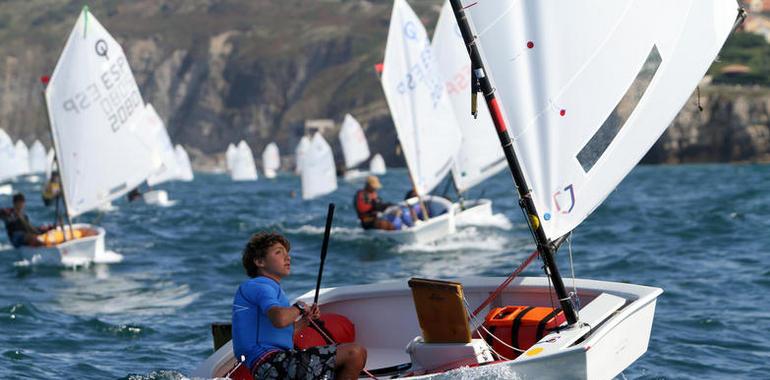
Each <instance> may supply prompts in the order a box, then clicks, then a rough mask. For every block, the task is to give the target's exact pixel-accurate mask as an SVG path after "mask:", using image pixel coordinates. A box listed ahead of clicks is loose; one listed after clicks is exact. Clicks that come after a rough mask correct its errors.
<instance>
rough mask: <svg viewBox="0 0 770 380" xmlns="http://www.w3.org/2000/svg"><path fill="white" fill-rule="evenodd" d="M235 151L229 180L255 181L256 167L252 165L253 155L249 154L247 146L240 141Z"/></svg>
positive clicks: (249, 150) (249, 149) (244, 142)
mask: <svg viewBox="0 0 770 380" xmlns="http://www.w3.org/2000/svg"><path fill="white" fill-rule="evenodd" d="M236 149H237V150H236V153H235V155H234V156H233V161H232V163H231V164H232V167H231V168H230V178H232V180H233V181H256V180H257V166H256V165H255V164H254V155H253V154H252V153H251V148H250V147H249V144H247V143H246V141H244V140H241V142H239V143H238V146H237V147H236Z"/></svg>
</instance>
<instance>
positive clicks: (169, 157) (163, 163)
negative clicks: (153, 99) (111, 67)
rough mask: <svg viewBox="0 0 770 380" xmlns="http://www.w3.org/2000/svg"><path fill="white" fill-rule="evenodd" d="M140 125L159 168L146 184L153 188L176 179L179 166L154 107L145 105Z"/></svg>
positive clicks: (166, 132)
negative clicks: (145, 130) (145, 131)
mask: <svg viewBox="0 0 770 380" xmlns="http://www.w3.org/2000/svg"><path fill="white" fill-rule="evenodd" d="M144 108H145V110H144V116H143V119H142V123H143V125H144V126H145V128H147V136H148V137H149V139H150V141H149V144H150V146H151V147H152V159H153V162H154V163H156V165H157V163H160V168H158V170H156V171H155V172H154V173H152V175H150V176H149V177H148V178H147V184H148V185H150V186H155V185H157V184H160V183H163V182H166V181H171V180H174V179H176V177H177V175H178V171H179V169H178V168H179V164H178V163H177V160H176V151H174V146H173V145H172V144H171V138H170V137H169V136H168V131H166V126H165V124H164V123H163V120H162V119H161V118H160V116H159V115H158V113H157V112H156V111H155V107H153V106H152V104H150V103H147V105H145V107H144Z"/></svg>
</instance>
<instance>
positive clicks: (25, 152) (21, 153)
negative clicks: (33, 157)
mask: <svg viewBox="0 0 770 380" xmlns="http://www.w3.org/2000/svg"><path fill="white" fill-rule="evenodd" d="M14 149H15V150H16V166H17V168H18V169H17V170H18V173H19V175H21V176H25V175H27V174H29V149H28V148H27V144H25V143H24V141H21V140H18V141H16V145H15V146H14Z"/></svg>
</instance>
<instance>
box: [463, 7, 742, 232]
mask: <svg viewBox="0 0 770 380" xmlns="http://www.w3.org/2000/svg"><path fill="white" fill-rule="evenodd" d="M468 3H469V2H468V1H465V4H466V5H467V4H468ZM737 10H738V6H737V3H736V2H735V1H734V0H707V1H695V0H690V1H677V2H670V1H664V0H617V1H612V2H606V1H599V0H587V1H581V2H561V1H554V0H523V1H493V2H478V3H477V4H475V5H474V6H472V7H470V8H468V9H467V11H466V14H467V15H468V16H469V21H470V23H471V24H472V25H473V27H474V28H475V30H476V31H478V33H476V35H477V36H478V37H477V43H478V47H479V52H480V54H481V56H482V57H483V61H484V63H485V66H486V70H487V73H486V74H487V75H488V76H489V78H490V80H491V81H492V82H493V86H494V88H495V89H496V96H497V98H498V99H499V104H500V106H501V114H502V116H503V118H504V119H505V120H506V124H507V125H508V127H509V130H508V131H509V133H510V135H511V136H512V137H513V138H514V142H513V148H514V151H515V153H516V156H517V158H518V160H519V161H520V163H521V169H522V172H523V177H524V178H525V179H526V181H527V184H528V186H529V189H531V191H532V192H531V194H532V199H533V202H534V205H535V209H536V210H537V214H538V215H537V216H538V217H539V220H540V222H541V223H542V228H543V229H544V231H545V234H546V236H547V237H548V238H549V239H551V240H553V239H556V238H558V237H560V236H563V235H564V234H566V233H568V232H570V231H571V230H572V229H574V228H575V227H576V226H577V225H578V224H580V223H581V222H582V221H583V220H584V219H585V218H586V217H587V216H588V215H590V213H591V212H592V211H593V210H594V209H595V208H596V207H598V206H599V205H600V204H601V203H602V202H603V200H604V199H605V198H606V197H607V196H608V195H609V193H610V192H611V191H612V189H614V188H615V187H616V186H617V184H618V183H619V182H620V181H621V180H622V179H623V178H624V177H625V176H626V175H627V174H628V172H629V171H630V170H631V169H632V168H633V167H634V166H635V165H636V163H637V162H638V161H639V160H641V158H642V157H643V155H644V154H645V153H646V152H647V150H649V149H650V147H651V146H652V145H653V144H654V142H655V141H656V140H657V139H658V137H659V136H660V135H661V134H662V133H663V131H664V130H665V129H666V127H667V126H668V125H669V124H670V122H671V121H672V120H673V118H674V117H675V116H676V114H677V112H678V111H679V109H680V108H681V107H682V105H683V104H684V102H686V101H687V99H688V98H689V96H690V94H691V93H692V91H693V90H694V89H695V86H696V85H697V84H698V82H699V81H700V79H701V78H702V76H703V74H704V73H705V72H706V70H707V69H708V67H709V65H710V64H711V62H712V61H713V59H714V58H715V57H716V54H717V53H718V51H719V49H720V48H721V46H722V45H723V44H724V41H725V40H726V38H727V36H728V35H729V33H730V32H731V30H732V26H733V23H734V21H735V19H736V15H737Z"/></svg>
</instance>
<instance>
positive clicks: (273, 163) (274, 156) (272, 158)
mask: <svg viewBox="0 0 770 380" xmlns="http://www.w3.org/2000/svg"><path fill="white" fill-rule="evenodd" d="M280 168H281V155H280V153H279V152H278V145H276V144H275V143H274V142H271V143H270V144H267V146H266V147H265V150H264V151H263V152H262V171H263V172H264V173H265V177H267V178H275V176H276V174H277V173H278V169H280Z"/></svg>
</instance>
